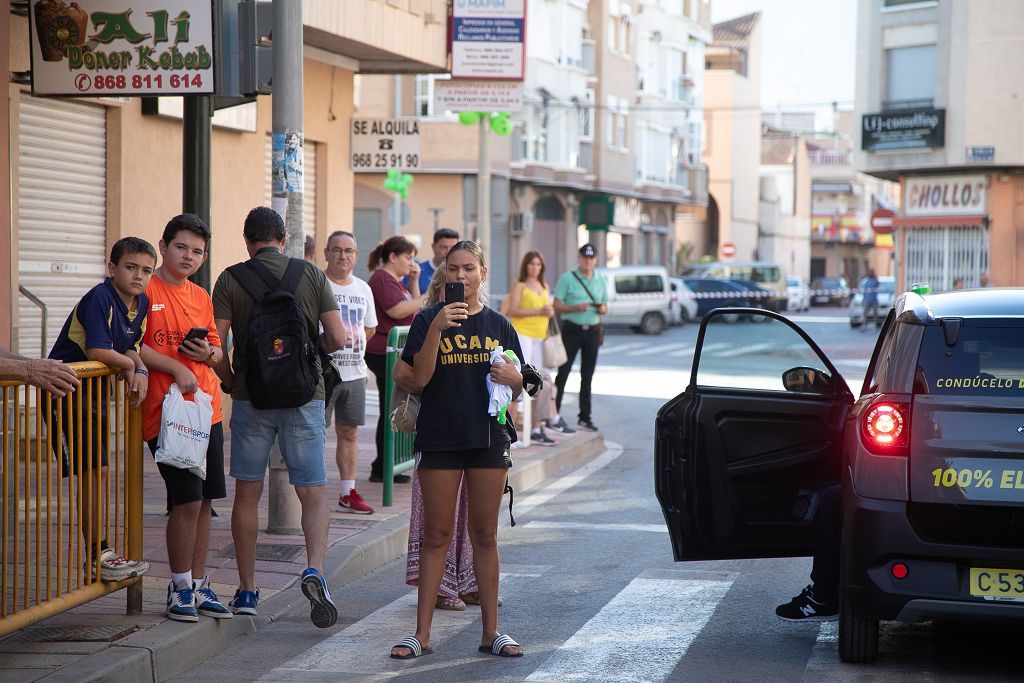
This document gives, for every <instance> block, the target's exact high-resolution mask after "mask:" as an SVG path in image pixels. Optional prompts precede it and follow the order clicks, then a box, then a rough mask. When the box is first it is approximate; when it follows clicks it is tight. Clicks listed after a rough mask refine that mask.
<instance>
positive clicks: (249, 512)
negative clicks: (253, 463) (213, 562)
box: [231, 479, 263, 591]
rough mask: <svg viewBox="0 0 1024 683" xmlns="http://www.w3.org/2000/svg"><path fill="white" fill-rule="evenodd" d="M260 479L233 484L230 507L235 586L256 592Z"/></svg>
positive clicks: (261, 488)
mask: <svg viewBox="0 0 1024 683" xmlns="http://www.w3.org/2000/svg"><path fill="white" fill-rule="evenodd" d="M262 495H263V480H262V479H260V480H259V481H243V480H241V479H239V480H237V481H235V501H234V503H233V504H232V506H231V540H232V541H233V542H234V544H235V564H237V565H238V587H239V589H240V590H243V591H255V590H256V538H257V536H258V534H259V502H260V497H261V496H262Z"/></svg>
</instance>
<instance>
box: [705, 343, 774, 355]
mask: <svg viewBox="0 0 1024 683" xmlns="http://www.w3.org/2000/svg"><path fill="white" fill-rule="evenodd" d="M776 346H777V345H776V344H751V345H749V346H740V347H738V348H734V349H730V350H729V351H718V352H716V353H715V354H714V356H715V358H735V357H736V356H745V355H747V354H750V353H757V352H759V351H767V350H768V349H771V348H775V347H776Z"/></svg>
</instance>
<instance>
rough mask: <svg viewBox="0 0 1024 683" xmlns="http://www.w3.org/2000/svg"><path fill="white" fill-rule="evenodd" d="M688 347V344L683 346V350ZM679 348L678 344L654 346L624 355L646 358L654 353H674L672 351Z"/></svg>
mask: <svg viewBox="0 0 1024 683" xmlns="http://www.w3.org/2000/svg"><path fill="white" fill-rule="evenodd" d="M688 346H689V344H686V345H683V348H686V347H688ZM679 348H680V344H679V342H672V343H671V344H658V345H655V346H645V347H643V348H641V349H637V350H635V351H630V352H628V353H626V354H625V355H627V356H647V355H653V354H656V353H662V352H664V351H674V350H678V349H679ZM691 348H692V347H691Z"/></svg>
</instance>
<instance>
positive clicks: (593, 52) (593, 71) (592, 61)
mask: <svg viewBox="0 0 1024 683" xmlns="http://www.w3.org/2000/svg"><path fill="white" fill-rule="evenodd" d="M581 54H582V55H583V58H582V62H583V70H584V71H586V72H587V75H589V76H595V77H596V76H597V42H596V41H594V40H590V39H587V38H584V39H583V46H582V52H581Z"/></svg>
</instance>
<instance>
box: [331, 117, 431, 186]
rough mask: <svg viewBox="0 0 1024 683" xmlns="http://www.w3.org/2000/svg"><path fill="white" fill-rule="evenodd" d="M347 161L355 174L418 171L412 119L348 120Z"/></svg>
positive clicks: (416, 134) (415, 127)
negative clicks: (349, 125) (350, 123)
mask: <svg viewBox="0 0 1024 683" xmlns="http://www.w3.org/2000/svg"><path fill="white" fill-rule="evenodd" d="M349 131H350V138H349V139H350V145H349V154H350V157H349V161H350V164H351V167H352V170H353V171H354V172H356V173H386V172H387V171H390V170H391V169H397V170H401V171H412V170H416V169H418V168H419V167H420V128H419V122H417V121H416V119H352V125H351V127H350V128H349Z"/></svg>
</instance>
